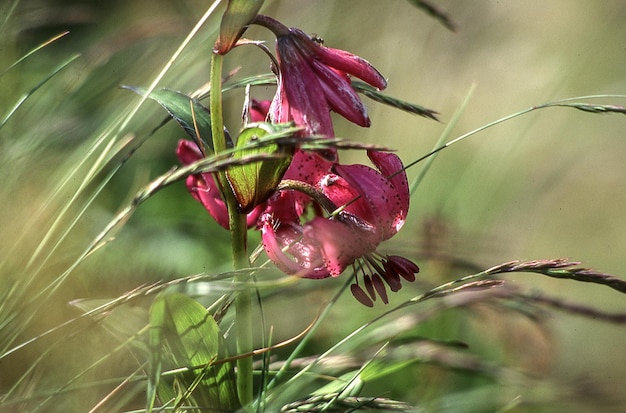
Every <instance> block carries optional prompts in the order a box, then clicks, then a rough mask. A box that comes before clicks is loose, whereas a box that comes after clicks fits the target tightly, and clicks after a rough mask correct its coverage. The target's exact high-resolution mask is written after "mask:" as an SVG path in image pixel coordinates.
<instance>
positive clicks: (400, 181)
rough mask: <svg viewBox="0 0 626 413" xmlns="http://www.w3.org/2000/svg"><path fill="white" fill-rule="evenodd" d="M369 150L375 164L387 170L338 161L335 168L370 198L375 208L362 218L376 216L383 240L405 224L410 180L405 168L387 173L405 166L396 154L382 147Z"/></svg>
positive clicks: (370, 205)
mask: <svg viewBox="0 0 626 413" xmlns="http://www.w3.org/2000/svg"><path fill="white" fill-rule="evenodd" d="M368 154H369V156H370V159H372V162H373V163H374V165H376V166H377V167H378V168H382V169H383V174H381V173H380V172H378V171H376V170H374V169H372V168H369V167H367V166H365V165H336V166H335V171H336V172H337V174H338V175H340V176H342V177H343V178H344V179H345V180H346V181H347V182H348V183H349V184H350V185H351V186H353V187H354V188H356V189H357V191H358V192H359V194H360V195H361V196H362V197H363V198H364V199H365V200H366V202H367V204H368V206H369V209H370V211H371V212H370V215H369V217H365V216H363V217H362V218H363V219H366V220H372V223H373V224H374V225H375V226H376V227H377V228H378V229H379V232H380V241H384V240H386V239H388V238H390V237H392V236H393V235H394V234H396V233H397V232H398V230H399V229H400V228H401V227H402V225H403V224H404V221H405V219H406V215H407V212H408V208H409V190H408V183H407V180H406V174H405V173H404V172H400V173H399V174H398V175H396V176H394V177H393V178H390V179H388V178H387V176H386V175H387V173H388V172H389V170H390V169H395V170H394V171H393V172H397V171H398V170H400V169H401V168H402V162H401V161H400V158H398V157H397V156H396V155H394V154H392V153H387V152H379V151H368ZM395 184H397V185H395Z"/></svg>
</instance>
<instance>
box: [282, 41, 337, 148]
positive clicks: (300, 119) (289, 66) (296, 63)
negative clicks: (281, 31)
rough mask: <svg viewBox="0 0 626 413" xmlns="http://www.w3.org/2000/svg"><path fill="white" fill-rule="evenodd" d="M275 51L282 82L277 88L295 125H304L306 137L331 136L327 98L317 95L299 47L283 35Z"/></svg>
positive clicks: (315, 82)
mask: <svg viewBox="0 0 626 413" xmlns="http://www.w3.org/2000/svg"><path fill="white" fill-rule="evenodd" d="M277 48H278V56H279V59H280V77H281V79H282V81H281V82H280V83H279V87H280V88H282V89H284V93H285V96H286V97H287V101H288V102H289V113H290V115H291V117H292V118H293V120H294V122H295V123H296V125H298V126H304V127H305V128H306V131H307V132H308V133H309V134H319V135H325V136H334V130H333V124H332V120H331V117H330V112H329V108H328V104H327V102H326V98H325V96H324V94H323V93H320V92H321V86H320V84H319V81H318V79H317V76H316V74H315V72H314V71H313V68H312V67H311V66H310V64H309V62H308V61H307V60H306V59H305V57H304V56H303V55H302V54H301V49H300V47H299V45H298V44H297V43H296V42H295V40H294V39H293V38H292V37H290V36H282V37H279V38H278V39H277ZM278 93H281V91H279V92H278Z"/></svg>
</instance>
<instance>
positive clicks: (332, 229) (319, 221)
mask: <svg viewBox="0 0 626 413" xmlns="http://www.w3.org/2000/svg"><path fill="white" fill-rule="evenodd" d="M304 236H305V239H313V240H317V241H318V242H319V244H320V250H321V252H322V255H323V257H324V265H325V266H326V268H327V270H328V272H329V273H330V274H331V275H332V276H338V275H339V274H341V273H342V272H343V271H344V270H345V269H346V268H347V267H348V266H350V265H351V264H352V263H354V261H355V260H356V259H357V258H359V257H362V256H363V255H365V254H367V253H370V252H372V251H373V250H374V248H376V245H372V244H371V243H369V242H364V241H365V240H364V237H363V234H362V231H359V230H358V229H356V228H355V227H353V226H351V225H347V224H344V223H342V222H339V221H334V220H329V219H326V218H321V217H316V218H313V220H312V221H311V222H309V223H308V224H306V225H305V228H304Z"/></svg>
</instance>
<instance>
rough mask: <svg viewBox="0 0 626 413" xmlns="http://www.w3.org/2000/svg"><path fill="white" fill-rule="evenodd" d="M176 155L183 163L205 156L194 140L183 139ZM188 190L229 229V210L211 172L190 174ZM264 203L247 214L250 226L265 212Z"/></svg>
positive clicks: (187, 181) (214, 217)
mask: <svg viewBox="0 0 626 413" xmlns="http://www.w3.org/2000/svg"><path fill="white" fill-rule="evenodd" d="M176 155H177V156H178V159H179V160H180V162H181V163H182V164H183V165H189V164H192V163H194V162H196V161H199V160H200V159H202V158H203V157H204V156H203V155H202V152H200V149H199V148H198V145H196V144H195V143H194V142H192V141H188V140H184V139H181V140H180V141H178V146H177V147H176ZM185 184H186V185H187V190H188V191H189V193H190V194H191V196H193V197H194V198H195V199H196V200H197V201H198V202H200V203H201V204H202V205H203V206H204V208H205V209H206V210H207V211H208V212H209V214H211V216H212V217H213V219H215V221H217V223H218V224H220V225H221V226H222V227H224V228H225V229H228V210H227V208H226V203H225V202H224V200H223V199H222V196H221V194H220V191H219V188H218V187H217V184H216V183H215V177H214V176H213V174H211V173H198V174H193V175H189V176H188V177H187V180H186V181H185ZM264 207H265V205H264V204H261V205H258V206H257V207H255V208H254V209H253V210H252V211H250V212H249V213H248V214H247V217H246V222H247V225H248V228H250V227H253V226H254V225H256V222H257V219H258V218H259V216H260V215H261V213H262V212H263V208H264Z"/></svg>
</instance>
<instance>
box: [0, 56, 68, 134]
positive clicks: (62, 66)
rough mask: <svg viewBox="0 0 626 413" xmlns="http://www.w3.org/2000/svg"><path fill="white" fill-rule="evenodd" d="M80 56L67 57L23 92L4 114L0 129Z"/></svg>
mask: <svg viewBox="0 0 626 413" xmlns="http://www.w3.org/2000/svg"><path fill="white" fill-rule="evenodd" d="M79 57H80V55H79V54H75V55H73V56H72V57H70V58H68V59H66V60H65V61H64V62H62V63H61V64H60V65H59V66H57V67H56V68H55V69H53V70H52V72H50V73H48V75H46V76H45V77H44V78H43V79H42V80H41V81H39V83H37V84H36V85H35V86H33V87H32V88H31V89H30V90H29V91H28V92H26V93H25V94H23V95H22V96H21V97H20V99H19V100H18V101H17V103H16V104H15V105H14V106H13V107H12V108H11V109H10V110H9V112H8V113H7V114H6V115H4V118H3V119H2V121H0V129H2V128H3V127H4V125H6V123H7V122H8V121H9V119H11V117H12V116H13V115H14V114H15V112H17V110H18V109H19V108H20V107H22V105H23V104H24V102H26V101H27V100H28V99H29V98H31V97H32V96H33V95H34V94H35V93H36V92H37V91H38V90H39V89H40V88H41V87H42V86H43V85H45V84H46V83H47V82H48V81H49V80H50V79H52V78H53V77H54V76H56V75H57V74H58V73H59V72H61V71H62V70H63V69H65V68H66V67H68V66H69V65H70V64H71V63H72V62H74V61H75V60H76V59H78V58H79Z"/></svg>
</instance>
